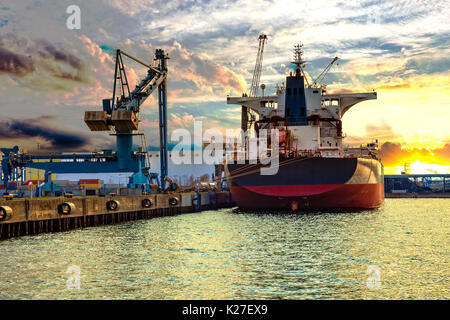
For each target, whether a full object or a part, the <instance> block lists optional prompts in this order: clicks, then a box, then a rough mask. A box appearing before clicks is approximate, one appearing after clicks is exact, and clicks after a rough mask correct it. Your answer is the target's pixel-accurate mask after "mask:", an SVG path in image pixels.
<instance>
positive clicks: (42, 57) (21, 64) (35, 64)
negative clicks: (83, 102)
mask: <svg viewBox="0 0 450 320" xmlns="http://www.w3.org/2000/svg"><path fill="white" fill-rule="evenodd" d="M2 73H3V74H4V75H6V76H12V77H19V79H16V81H17V84H18V85H19V86H21V87H27V88H33V89H37V88H39V89H43V90H63V91H65V90H68V89H70V88H72V87H73V85H74V84H76V83H84V82H87V81H88V73H87V69H86V68H85V66H84V63H83V62H82V60H81V59H80V58H78V57H77V56H75V55H74V54H72V53H71V52H69V51H67V50H66V49H64V48H59V47H56V46H55V45H53V44H52V43H51V42H50V41H48V40H45V39H31V40H30V39H28V38H26V37H19V36H17V35H15V34H13V33H7V34H6V35H3V36H1V37H0V74H2Z"/></svg>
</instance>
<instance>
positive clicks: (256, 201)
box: [230, 183, 384, 209]
mask: <svg viewBox="0 0 450 320" xmlns="http://www.w3.org/2000/svg"><path fill="white" fill-rule="evenodd" d="M298 187H299V189H304V188H305V187H306V186H298ZM289 189H290V190H291V191H292V189H296V186H289ZM230 190H231V196H232V199H233V201H234V202H235V203H236V204H237V205H238V206H239V207H240V208H251V209H264V208H270V209H326V208H361V209H370V208H377V207H379V206H381V204H382V203H383V201H384V184H382V183H377V184H343V185H339V186H336V185H332V186H324V192H319V193H317V194H313V195H308V196H306V195H305V196H294V195H291V196H287V195H282V196H281V195H270V194H271V193H272V191H273V187H263V188H258V190H257V191H255V190H254V189H253V188H251V187H242V186H231V187H230ZM316 190H317V188H316Z"/></svg>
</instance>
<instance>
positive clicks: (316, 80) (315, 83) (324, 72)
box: [313, 57, 339, 87]
mask: <svg viewBox="0 0 450 320" xmlns="http://www.w3.org/2000/svg"><path fill="white" fill-rule="evenodd" d="M338 59H339V58H338V57H334V59H333V60H332V61H331V62H330V63H329V64H328V65H327V66H326V68H325V69H323V71H322V72H321V73H320V74H319V75H318V76H317V78H316V79H315V80H314V82H313V87H317V86H318V85H319V84H320V82H321V81H322V80H323V79H324V78H325V76H326V75H327V73H328V71H330V69H331V67H332V66H333V64H334V63H335V62H336V61H337V60H338Z"/></svg>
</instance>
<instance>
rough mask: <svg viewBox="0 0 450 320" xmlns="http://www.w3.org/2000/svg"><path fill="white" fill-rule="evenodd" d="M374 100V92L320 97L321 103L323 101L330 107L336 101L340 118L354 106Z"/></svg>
mask: <svg viewBox="0 0 450 320" xmlns="http://www.w3.org/2000/svg"><path fill="white" fill-rule="evenodd" d="M375 99H377V93H376V92H375V91H374V92H364V93H337V94H325V95H323V96H322V101H324V103H325V104H326V103H329V104H330V105H332V104H333V102H334V101H337V102H338V103H339V107H340V110H341V117H342V116H343V115H344V113H346V112H347V111H348V110H349V109H350V108H351V107H353V106H354V105H355V104H357V103H359V102H363V101H366V100H375Z"/></svg>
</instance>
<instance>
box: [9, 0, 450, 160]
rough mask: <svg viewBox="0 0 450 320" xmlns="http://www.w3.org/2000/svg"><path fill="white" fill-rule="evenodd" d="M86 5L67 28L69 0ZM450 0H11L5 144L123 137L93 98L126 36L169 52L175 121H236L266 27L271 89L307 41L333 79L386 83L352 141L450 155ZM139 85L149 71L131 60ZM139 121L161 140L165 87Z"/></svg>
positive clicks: (131, 44) (335, 88) (403, 154)
mask: <svg viewBox="0 0 450 320" xmlns="http://www.w3.org/2000/svg"><path fill="white" fill-rule="evenodd" d="M70 5H77V6H79V8H80V10H81V24H80V26H81V29H79V30H77V29H68V28H67V25H66V22H67V19H68V18H69V16H70V14H68V13H66V10H67V7H69V6H70ZM449 16H450V3H449V2H447V1H422V0H417V1H409V0H407V1H373V0H367V1H365V0H363V1H360V0H358V1H353V0H349V1H331V0H326V1H322V0H316V1H299V0H272V1H248V0H235V1H225V0H221V1H215V0H209V1H165V0H164V1H162V0H161V1H160V0H129V1H119V0H110V1H106V0H96V1H75V0H69V1H66V0H46V1H43V0H41V1H25V0H21V1H12V0H9V1H4V0H0V146H1V147H12V146H14V145H19V146H20V147H22V148H25V149H26V150H28V151H34V150H35V149H36V146H37V143H40V148H41V150H49V151H51V150H59V151H70V150H73V151H81V150H100V149H104V148H112V147H113V146H114V138H113V137H111V136H109V135H108V134H106V133H104V132H103V133H93V132H90V131H89V129H88V128H87V126H86V125H85V124H84V121H83V116H84V112H85V111H86V110H101V108H102V105H101V101H102V99H104V98H111V97H112V87H113V73H114V50H115V49H116V48H120V49H121V50H124V51H125V52H127V53H129V54H131V55H133V56H135V57H138V58H140V59H142V60H144V61H148V62H150V61H151V60H152V57H153V54H154V51H155V49H156V48H162V49H164V50H165V51H166V52H168V53H169V55H170V60H169V76H168V114H169V124H168V126H169V133H170V132H171V131H172V130H174V129H176V128H187V129H191V128H193V121H194V120H202V121H203V127H204V128H219V129H222V130H223V129H226V128H238V127H239V126H240V124H239V122H240V107H239V106H235V105H227V104H226V96H227V95H238V96H240V95H241V94H242V93H243V92H246V91H247V90H248V87H249V84H250V83H251V80H252V74H253V69H254V65H255V59H256V53H257V49H258V40H257V39H258V35H259V34H261V33H266V34H267V35H268V41H267V44H266V48H265V51H264V60H263V69H262V75H261V83H264V84H266V87H267V88H266V90H265V92H266V93H267V94H273V93H274V90H275V89H274V88H275V85H276V84H280V83H281V82H283V81H284V77H285V76H286V75H287V73H288V72H289V70H290V69H289V65H290V63H289V61H290V60H291V59H292V48H293V45H295V44H296V43H298V42H302V43H303V45H304V52H305V54H304V56H305V58H306V60H307V63H306V70H307V71H308V73H309V74H310V75H311V76H312V77H313V78H315V77H316V76H317V75H319V74H320V72H321V71H322V70H323V69H324V68H325V67H326V66H327V64H328V63H329V62H330V61H331V60H332V59H333V57H335V56H338V57H339V58H340V60H339V61H338V65H335V66H333V68H332V69H331V71H330V72H329V73H328V74H327V76H326V77H325V79H324V81H323V82H324V83H325V84H327V88H328V91H329V92H370V91H372V90H375V91H377V93H378V99H377V100H371V101H366V102H363V103H360V104H357V105H356V106H355V107H353V108H352V109H351V110H350V111H348V112H347V113H346V114H345V116H344V118H343V130H344V132H345V134H346V136H347V138H346V139H345V140H344V144H352V145H355V144H360V143H365V142H370V141H371V140H372V139H378V140H379V142H380V144H381V154H382V159H383V163H384V164H385V166H401V165H403V163H404V162H414V161H421V162H426V163H430V164H441V165H442V164H449V165H450V128H449V124H450V81H449V80H450V54H449V53H450V23H449V20H448V17H449ZM125 65H126V67H127V75H128V77H129V80H130V85H131V88H134V85H135V84H136V82H137V81H138V80H139V79H140V78H142V77H143V76H144V75H145V74H146V70H145V69H144V68H143V67H141V66H140V65H138V64H136V63H134V62H132V61H130V60H125ZM140 117H141V123H140V128H141V129H143V130H144V131H145V133H146V136H147V142H148V143H149V144H152V145H158V141H159V138H158V123H157V117H158V113H157V99H156V95H155V94H154V95H153V96H151V97H150V98H149V99H147V101H146V102H145V103H144V106H143V107H142V108H141V113H140Z"/></svg>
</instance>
